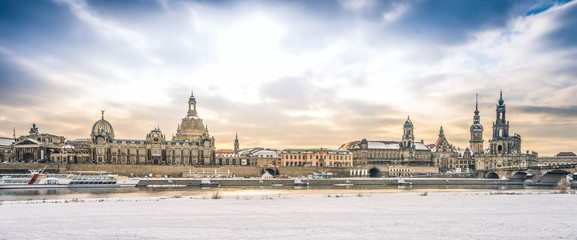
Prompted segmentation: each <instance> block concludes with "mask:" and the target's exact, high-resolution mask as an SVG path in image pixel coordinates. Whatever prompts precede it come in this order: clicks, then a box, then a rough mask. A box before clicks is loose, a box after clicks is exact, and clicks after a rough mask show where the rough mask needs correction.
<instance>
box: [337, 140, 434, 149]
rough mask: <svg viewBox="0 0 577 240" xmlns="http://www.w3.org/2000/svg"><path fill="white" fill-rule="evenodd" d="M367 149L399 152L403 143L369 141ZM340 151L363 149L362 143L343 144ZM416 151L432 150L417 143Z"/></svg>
mask: <svg viewBox="0 0 577 240" xmlns="http://www.w3.org/2000/svg"><path fill="white" fill-rule="evenodd" d="M367 148H368V149H371V150H399V149H401V143H400V142H396V141H367ZM340 149H361V141H353V142H348V143H345V144H343V145H342V146H341V147H340ZM415 150H420V151H423V150H430V149H429V147H428V146H427V145H425V144H424V143H422V142H415Z"/></svg>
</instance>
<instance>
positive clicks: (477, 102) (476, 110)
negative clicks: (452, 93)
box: [473, 94, 481, 124]
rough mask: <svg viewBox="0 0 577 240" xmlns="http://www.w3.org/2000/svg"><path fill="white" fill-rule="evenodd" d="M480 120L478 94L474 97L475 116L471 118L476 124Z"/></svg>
mask: <svg viewBox="0 0 577 240" xmlns="http://www.w3.org/2000/svg"><path fill="white" fill-rule="evenodd" d="M480 120H481V117H480V116H479V94H476V95H475V116H473V123H474V124H478V123H479V122H480Z"/></svg>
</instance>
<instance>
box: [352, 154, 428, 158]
mask: <svg viewBox="0 0 577 240" xmlns="http://www.w3.org/2000/svg"><path fill="white" fill-rule="evenodd" d="M367 156H368V158H399V156H402V155H400V154H398V153H369V154H366V153H363V158H367ZM409 157H412V155H409ZM428 157H429V155H428V154H415V158H417V159H421V158H428Z"/></svg>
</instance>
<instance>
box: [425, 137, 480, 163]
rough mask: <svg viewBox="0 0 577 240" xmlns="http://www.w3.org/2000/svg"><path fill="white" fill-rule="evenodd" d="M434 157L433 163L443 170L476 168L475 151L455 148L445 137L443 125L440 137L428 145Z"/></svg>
mask: <svg viewBox="0 0 577 240" xmlns="http://www.w3.org/2000/svg"><path fill="white" fill-rule="evenodd" d="M428 147H429V148H430V149H431V153H432V157H433V165H434V166H437V167H439V170H440V171H441V172H446V171H452V172H468V171H472V170H474V169H475V160H474V158H473V151H471V150H470V149H469V148H466V149H463V150H461V149H460V148H455V147H454V146H453V145H452V144H450V143H449V141H448V140H447V138H446V137H445V133H444V131H443V127H441V129H440V130H439V138H437V140H436V141H435V143H433V144H430V145H428Z"/></svg>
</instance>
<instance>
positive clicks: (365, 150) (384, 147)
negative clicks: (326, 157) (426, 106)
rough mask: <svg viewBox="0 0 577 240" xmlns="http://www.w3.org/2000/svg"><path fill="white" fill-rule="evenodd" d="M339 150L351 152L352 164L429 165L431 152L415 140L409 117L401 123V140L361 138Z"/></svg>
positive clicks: (422, 143) (430, 163)
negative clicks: (369, 139)
mask: <svg viewBox="0 0 577 240" xmlns="http://www.w3.org/2000/svg"><path fill="white" fill-rule="evenodd" d="M339 149H341V150H349V151H351V152H352V154H353V165H355V166H365V165H383V166H384V165H407V166H431V165H432V158H431V157H432V154H431V149H429V148H428V147H427V146H426V145H425V144H424V142H423V141H422V140H421V141H420V142H415V136H414V126H413V122H412V121H411V119H410V118H407V120H406V121H405V123H404V124H403V135H402V137H401V141H400V142H399V141H367V139H362V140H359V141H352V142H348V143H345V144H343V145H341V147H340V148H339Z"/></svg>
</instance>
